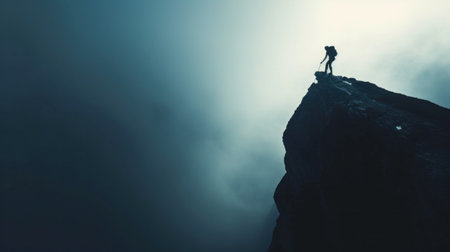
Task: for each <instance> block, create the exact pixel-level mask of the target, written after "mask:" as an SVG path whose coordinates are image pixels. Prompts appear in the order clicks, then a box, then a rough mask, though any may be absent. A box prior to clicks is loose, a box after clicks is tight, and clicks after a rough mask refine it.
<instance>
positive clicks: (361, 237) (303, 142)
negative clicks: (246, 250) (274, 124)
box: [269, 72, 450, 251]
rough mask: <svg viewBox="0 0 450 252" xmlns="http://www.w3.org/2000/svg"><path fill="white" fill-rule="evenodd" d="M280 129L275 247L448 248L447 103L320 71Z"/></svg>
mask: <svg viewBox="0 0 450 252" xmlns="http://www.w3.org/2000/svg"><path fill="white" fill-rule="evenodd" d="M316 78H317V83H314V84H312V85H311V87H310V88H309V90H308V93H307V94H306V95H305V97H304V98H303V100H302V102H301V104H300V106H299V107H298V108H297V110H296V111H295V113H294V115H293V116H292V118H291V119H290V120H289V122H288V124H287V127H286V130H285V132H284V134H283V143H284V145H285V148H286V155H285V160H284V161H285V166H286V174H285V176H284V177H283V178H282V180H281V181H280V183H279V185H278V187H277V189H276V191H275V194H274V199H275V202H276V205H277V208H278V211H279V213H280V215H279V218H278V220H277V225H276V227H275V230H274V233H273V238H272V243H271V246H270V249H269V250H270V251H450V110H448V109H446V108H443V107H440V106H438V105H436V104H433V103H431V102H429V101H425V100H421V99H417V98H412V97H408V96H405V95H402V94H397V93H393V92H390V91H387V90H385V89H382V88H380V87H378V86H376V85H374V84H372V83H369V82H363V81H358V80H355V79H353V78H346V77H339V76H327V75H325V74H324V73H323V72H316Z"/></svg>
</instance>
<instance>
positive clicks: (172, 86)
mask: <svg viewBox="0 0 450 252" xmlns="http://www.w3.org/2000/svg"><path fill="white" fill-rule="evenodd" d="M448 5H449V4H448V3H446V2H444V1H428V2H427V3H426V4H424V3H419V2H414V1H412V2H411V1H408V2H407V1H376V2H375V1H339V2H336V1H285V2H280V3H273V2H270V1H258V2H256V1H226V2H211V1H200V0H199V1H189V3H187V2H185V1H176V0H174V1H161V2H159V3H158V2H156V1H104V0H100V1H95V2H92V1H77V2H72V1H45V2H44V3H38V2H35V1H5V2H3V3H2V4H1V8H0V19H1V22H0V27H1V28H2V30H3V31H5V33H4V36H3V38H2V39H1V40H0V56H1V61H0V64H1V68H0V69H1V70H0V72H1V75H0V80H1V83H2V85H1V86H0V87H1V92H0V95H1V99H0V102H1V109H2V111H1V112H2V115H3V123H2V124H1V132H2V140H3V141H2V144H1V145H0V146H1V157H0V158H1V159H0V160H1V163H2V165H1V168H0V172H1V174H0V183H1V184H0V185H1V191H0V192H1V199H0V200H1V202H0V213H1V215H0V216H1V217H0V218H1V219H0V222H1V223H2V227H1V229H0V230H1V236H0V248H2V250H6V251H8V250H13V249H15V250H19V251H20V250H39V249H46V250H64V251H80V250H83V251H264V250H266V248H267V247H268V245H269V243H270V237H271V232H272V228H273V226H274V225H275V219H276V211H275V208H274V202H273V199H272V196H273V192H274V190H275V187H276V185H277V183H278V182H279V181H280V179H281V177H282V176H283V174H284V164H283V155H284V148H283V145H282V142H281V136H282V133H283V130H284V127H285V126H286V123H287V121H288V120H289V118H290V116H291V115H292V113H293V112H294V110H295V108H296V107H297V106H298V104H299V103H300V101H301V98H302V97H303V95H304V94H305V93H306V91H307V88H308V87H309V85H310V84H311V83H312V82H313V81H314V75H313V74H314V72H315V71H317V70H318V67H319V62H320V61H321V60H322V58H323V57H324V56H325V52H324V49H323V47H324V46H325V45H335V47H336V48H337V50H338V53H339V54H338V56H337V59H336V61H335V63H333V67H334V73H335V74H336V75H345V76H348V77H355V78H357V79H360V80H365V81H370V82H373V83H376V84H377V85H379V86H381V87H383V88H386V89H389V90H392V91H395V92H401V93H404V94H406V95H411V96H416V97H419V98H423V99H428V100H431V101H432V102H435V103H437V104H440V105H442V106H446V107H449V106H450V103H449V101H448V99H446V98H447V97H448V95H449V94H450V88H449V86H448V80H449V78H450V75H449V74H446V71H445V69H446V67H447V66H449V59H448V57H445V55H447V54H448V53H449V51H450V47H449V45H450V43H449V42H450V41H449V38H450V36H449V35H450V34H448V31H449V29H448V28H449V27H448V26H449V24H450V22H449V20H448V19H449V18H448V17H447V14H446V13H445V10H446V9H448V7H449V6H448ZM446 7H447V8H446ZM323 67H324V66H322V70H323Z"/></svg>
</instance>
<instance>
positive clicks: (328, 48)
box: [320, 46, 337, 75]
mask: <svg viewBox="0 0 450 252" xmlns="http://www.w3.org/2000/svg"><path fill="white" fill-rule="evenodd" d="M325 51H327V53H326V54H325V58H323V60H322V62H320V64H322V63H323V62H324V61H325V60H326V59H327V56H328V61H327V64H325V74H326V73H327V71H328V67H330V74H331V75H333V68H332V67H331V63H333V61H334V60H335V59H336V56H337V51H336V49H335V48H334V46H325Z"/></svg>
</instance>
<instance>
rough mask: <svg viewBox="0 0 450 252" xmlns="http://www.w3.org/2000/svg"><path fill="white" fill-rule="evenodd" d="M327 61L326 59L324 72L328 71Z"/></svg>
mask: <svg viewBox="0 0 450 252" xmlns="http://www.w3.org/2000/svg"><path fill="white" fill-rule="evenodd" d="M328 63H330V61H327V63H326V64H325V73H327V71H328Z"/></svg>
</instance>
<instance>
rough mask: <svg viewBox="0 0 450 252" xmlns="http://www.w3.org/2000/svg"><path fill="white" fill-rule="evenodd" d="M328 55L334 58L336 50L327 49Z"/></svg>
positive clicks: (332, 48) (331, 47) (332, 47)
mask: <svg viewBox="0 0 450 252" xmlns="http://www.w3.org/2000/svg"><path fill="white" fill-rule="evenodd" d="M328 53H329V54H330V56H332V57H336V56H337V51H336V48H334V46H330V47H328Z"/></svg>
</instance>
